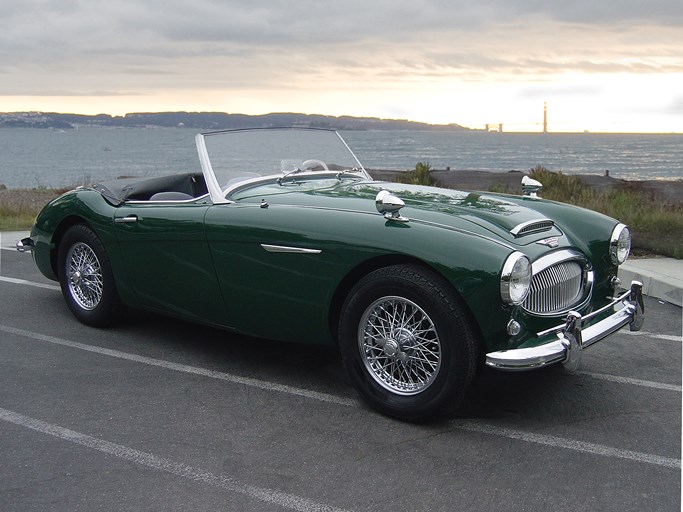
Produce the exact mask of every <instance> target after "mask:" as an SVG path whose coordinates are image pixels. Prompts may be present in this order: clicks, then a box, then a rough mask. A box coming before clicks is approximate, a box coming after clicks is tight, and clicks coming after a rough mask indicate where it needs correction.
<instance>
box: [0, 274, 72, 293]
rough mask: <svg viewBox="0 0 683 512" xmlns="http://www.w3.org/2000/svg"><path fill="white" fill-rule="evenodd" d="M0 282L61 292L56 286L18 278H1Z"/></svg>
mask: <svg viewBox="0 0 683 512" xmlns="http://www.w3.org/2000/svg"><path fill="white" fill-rule="evenodd" d="M0 281H4V282H5V283H13V284H23V285H25V286H34V287H36V288H46V289H48V290H60V289H61V288H60V287H59V286H57V285H55V284H44V283H36V282H34V281H27V280H26V279H17V278H16V277H5V276H0Z"/></svg>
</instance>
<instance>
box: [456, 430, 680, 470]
mask: <svg viewBox="0 0 683 512" xmlns="http://www.w3.org/2000/svg"><path fill="white" fill-rule="evenodd" d="M453 425H454V426H455V427H457V428H459V429H462V430H468V431H470V432H479V433H482V434H491V435H494V436H500V437H507V438H509V439H519V440H520V441H526V442H528V443H535V444H542V445H546V446H552V447H554V448H564V449H567V450H574V451H578V452H583V453H590V454H593V455H603V456H606V457H616V458H620V459H628V460H633V461H638V462H646V463H648V464H655V465H657V466H664V467H666V468H672V469H680V467H681V461H680V459H673V458H671V457H662V456H660V455H652V454H650V453H642V452H634V451H631V450H622V449H620V448H612V447H611V446H605V445H602V444H596V443H587V442H585V441H577V440H576V439H566V438H563V437H556V436H548V435H545V434H534V433H532V432H524V431H522V430H513V429H509V428H502V427H496V426H493V425H487V424H485V423H480V422H478V421H472V420H466V421H457V420H456V421H454V422H453Z"/></svg>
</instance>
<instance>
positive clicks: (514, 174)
mask: <svg viewBox="0 0 683 512" xmlns="http://www.w3.org/2000/svg"><path fill="white" fill-rule="evenodd" d="M367 171H368V172H369V173H370V175H371V176H372V177H373V178H374V179H376V180H380V181H392V182H393V181H396V177H397V176H398V175H399V174H400V173H402V172H405V171H394V170H381V169H367ZM552 172H556V171H552ZM526 174H528V171H527V172H523V171H507V172H494V171H472V170H450V171H448V170H440V169H436V170H435V169H433V170H432V171H431V173H430V175H431V176H432V177H433V178H434V179H436V181H437V186H441V187H444V188H452V189H462V190H477V191H483V192H486V191H488V190H489V189H490V188H491V187H492V186H493V185H497V186H498V185H502V186H503V187H507V188H509V189H510V190H511V191H515V190H518V189H519V193H520V194H521V182H522V177H523V176H525V175H526ZM566 175H567V176H575V177H577V178H578V179H579V180H581V181H582V182H583V183H584V184H586V185H588V186H589V187H591V188H595V189H598V190H607V189H611V188H621V189H625V190H631V191H635V192H641V193H644V194H646V195H648V196H649V197H651V198H652V199H655V200H657V201H662V202H664V203H667V204H671V205H683V178H678V179H675V180H625V179H621V178H613V177H611V176H604V175H599V174H566ZM540 195H541V197H543V190H542V189H541V193H540Z"/></svg>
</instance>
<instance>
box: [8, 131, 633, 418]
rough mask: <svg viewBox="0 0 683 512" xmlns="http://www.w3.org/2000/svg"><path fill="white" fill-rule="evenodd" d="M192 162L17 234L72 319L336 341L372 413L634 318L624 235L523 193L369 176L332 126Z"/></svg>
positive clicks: (57, 211) (203, 147)
mask: <svg viewBox="0 0 683 512" xmlns="http://www.w3.org/2000/svg"><path fill="white" fill-rule="evenodd" d="M196 142H197V149H198V152H199V160H200V162H201V168H202V172H201V173H199V172H196V173H186V174H178V175H172V176H165V177H153V178H127V179H119V180H112V181H107V182H102V183H98V184H96V185H94V186H92V187H85V188H79V189H77V190H73V191H71V192H67V193H65V194H63V195H62V196H60V197H58V198H57V199H55V200H53V201H52V202H50V203H49V204H48V205H47V206H46V207H45V208H44V209H43V211H42V212H41V213H40V214H39V215H38V217H37V219H36V222H35V225H34V227H33V229H32V231H31V236H30V238H26V239H24V240H22V241H21V242H19V243H18V244H17V248H18V249H19V250H23V251H27V250H31V251H32V252H33V256H34V259H35V262H36V264H37V266H38V268H39V269H40V271H41V272H42V273H43V274H45V275H46V276H47V277H49V278H51V279H54V280H58V281H59V282H60V284H61V289H62V292H63V295H64V299H65V300H66V303H67V304H68V306H69V308H70V309H71V311H72V312H73V314H74V315H75V316H76V318H78V319H79V320H80V321H82V322H84V323H86V324H89V325H93V326H105V325H107V324H110V323H111V322H113V321H115V320H117V319H119V317H120V316H121V313H122V312H123V311H124V309H125V307H126V306H128V307H131V308H137V309H144V310H150V311H155V312H159V313H163V314H167V315H172V316H175V317H179V318H183V319H187V320H190V321H195V322H201V323H204V324H209V325H214V326H217V327H221V328H224V329H228V330H231V331H237V332H241V333H246V334H250V335H254V336H260V337H266V338H271V339H278V340H286V341H297V342H306V343H328V344H337V345H338V346H339V350H340V352H341V355H342V361H343V364H344V366H345V368H346V370H347V372H348V375H349V377H350V379H351V381H352V383H353V385H354V386H355V388H356V389H357V391H358V393H359V394H360V395H361V396H362V397H363V398H364V399H365V400H366V401H367V402H368V403H370V404H371V405H372V406H373V407H375V408H377V409H378V410H380V411H382V412H383V413H385V414H388V415H391V416H394V417H397V418H401V419H407V420H420V419H425V418H429V417H432V416H435V415H437V414H444V413H448V412H450V411H453V410H454V409H455V408H457V406H458V405H459V403H460V402H461V400H462V398H463V395H464V392H465V390H466V388H467V386H468V384H469V383H470V381H471V380H472V378H473V377H474V375H475V373H476V371H477V368H479V367H480V366H481V365H489V366H491V367H494V368H498V369H501V370H529V369H534V368H540V367H543V366H546V365H550V364H555V363H563V364H565V365H566V366H567V367H568V368H569V369H573V368H576V367H577V366H578V364H579V361H580V358H581V354H582V351H583V349H584V348H586V347H588V346H590V345H591V344H593V343H595V342H597V341H599V340H601V339H603V338H605V337H606V336H608V335H610V334H612V333H613V332H615V331H617V330H618V329H620V328H621V327H623V326H625V325H627V324H629V325H630V328H631V329H632V330H638V329H640V327H641V325H642V321H643V299H642V294H641V284H640V283H638V282H633V283H632V284H631V285H630V288H629V289H628V290H627V291H625V292H618V290H619V286H620V281H619V279H618V278H617V267H618V265H620V264H621V263H623V262H624V260H626V258H627V257H628V254H629V251H630V243H631V242H630V233H629V229H628V228H627V227H626V226H624V225H623V224H620V223H619V222H618V221H616V220H614V219H611V218H609V217H606V216H604V215H601V214H598V213H595V212H592V211H588V210H584V209H580V208H576V207H573V206H569V205H566V204H562V203H557V202H552V201H545V200H543V199H540V198H539V197H537V194H536V191H537V189H538V188H539V187H540V183H538V182H535V181H533V180H530V179H528V178H526V177H525V178H524V180H523V190H524V191H525V195H524V196H511V195H500V194H493V193H486V192H481V193H479V192H476V193H475V192H460V191H455V190H447V189H440V188H432V187H423V186H416V185H403V184H396V183H384V182H378V181H373V180H372V179H371V177H370V176H369V174H368V173H367V172H366V170H365V169H364V168H363V166H362V165H361V164H360V162H359V161H358V160H357V159H356V157H355V156H354V154H353V153H352V152H351V150H350V149H349V148H348V146H347V145H346V143H345V142H344V141H343V140H342V138H341V137H340V136H339V134H337V133H336V132H334V131H331V130H318V129H300V128H288V129H257V130H233V131H225V132H211V133H204V134H199V135H197V137H196Z"/></svg>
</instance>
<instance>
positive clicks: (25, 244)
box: [15, 237, 35, 252]
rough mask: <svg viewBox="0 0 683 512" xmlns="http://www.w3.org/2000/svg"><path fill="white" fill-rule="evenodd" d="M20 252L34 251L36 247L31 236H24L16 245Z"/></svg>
mask: <svg viewBox="0 0 683 512" xmlns="http://www.w3.org/2000/svg"><path fill="white" fill-rule="evenodd" d="M15 247H16V248H17V251H19V252H32V251H33V249H35V243H34V242H33V239H31V237H28V238H22V239H21V240H19V241H18V242H17V244H16V246H15Z"/></svg>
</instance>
